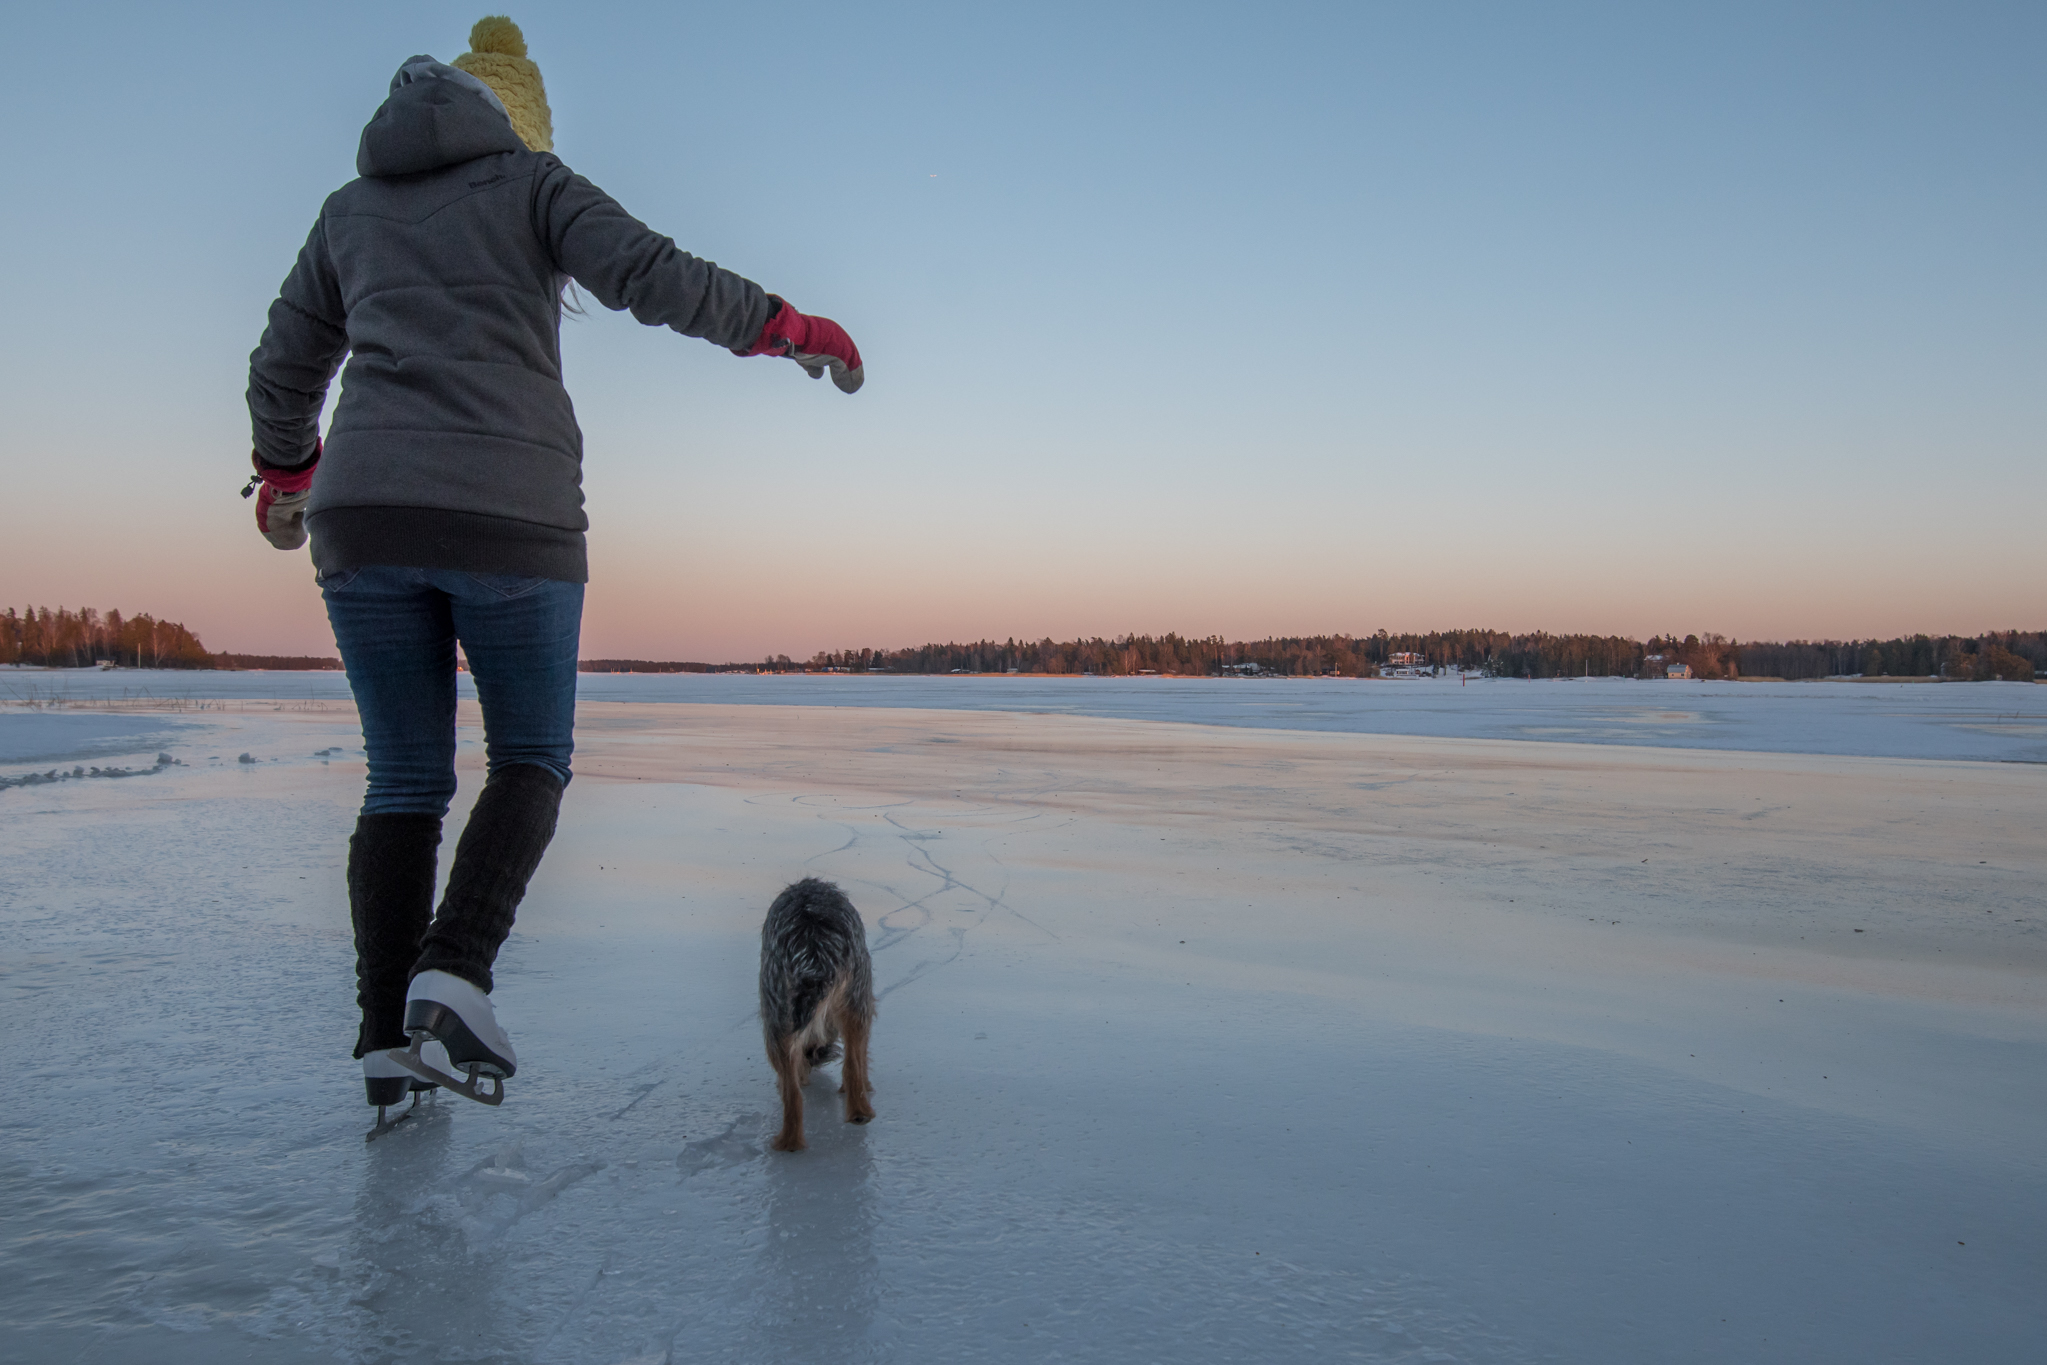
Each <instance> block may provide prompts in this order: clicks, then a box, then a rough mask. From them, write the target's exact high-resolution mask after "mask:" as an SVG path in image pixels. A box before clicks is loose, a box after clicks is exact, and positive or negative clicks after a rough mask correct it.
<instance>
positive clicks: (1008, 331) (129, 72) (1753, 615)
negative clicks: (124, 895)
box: [0, 3, 2047, 658]
mask: <svg viewBox="0 0 2047 1365" xmlns="http://www.w3.org/2000/svg"><path fill="white" fill-rule="evenodd" d="M485 12H487V11H486V10H485V9H483V8H482V7H480V6H479V5H475V4H465V5H462V6H452V5H447V4H439V3H403V4H396V3H394V4H358V5H351V6H348V7H346V9H345V10H342V9H338V8H337V7H334V6H318V7H314V6H298V5H278V4H267V5H254V4H248V5H237V4H209V5H206V6H202V7H191V8H190V9H189V10H188V9H183V8H181V7H174V6H165V5H142V4H133V5H111V4H93V3H72V4H67V5H62V6H56V5H49V6H38V7H34V8H30V7H26V6H22V7H16V9H15V11H14V12H13V13H11V14H10V17H9V28H10V42H9V50H10V56H11V57H12V60H11V61H10V63H9V68H10V69H9V74H8V76H7V79H6V81H5V82H4V83H0V111H4V114H5V117H6V126H7V127H8V128H9V129H10V130H11V137H10V139H9V143H10V145H9V147H8V150H7V151H6V153H5V154H4V155H5V168H6V172H7V176H6V180H7V185H8V189H7V192H6V194H5V195H4V197H0V247H4V249H5V250H6V252H7V254H8V256H9V257H10V258H11V259H12V260H14V261H15V262H16V268H15V271H14V278H13V281H12V283H11V286H10V288H9V290H8V291H7V293H8V304H7V309H6V316H7V318H8V320H9V323H10V325H9V326H7V327H6V328H5V329H4V333H0V385H4V391H0V396H4V405H0V410H4V419H0V422H4V425H0V454H4V457H5V461H6V470H7V474H6V485H5V486H6V488H7V490H8V492H7V496H6V498H5V500H4V505H5V506H6V508H7V511H6V532H7V533H6V535H5V537H4V538H0V595H4V597H5V599H6V600H7V601H8V602H9V603H11V604H13V605H16V606H17V607H18V606H20V605H23V604H26V603H28V602H38V603H48V604H50V605H56V604H57V603H59V602H63V603H66V604H70V605H78V604H81V603H83V604H88V605H93V606H98V607H101V608H105V607H108V606H119V607H121V608H123V609H124V610H129V611H135V610H150V611H154V612H157V613H159V614H163V615H167V616H170V617H172V618H173V619H182V620H184V621H185V622H186V623H187V624H188V625H191V626H192V627H193V628H194V629H196V630H198V631H199V632H200V634H201V635H202V636H203V638H204V639H205V640H206V641H207V642H208V643H209V645H211V646H213V647H214V648H230V649H244V650H293V651H297V650H307V651H317V652H322V653H326V652H331V649H332V642H331V637H330V636H329V635H328V633H327V630H326V625H325V621H324V618H323V616H322V615H321V612H320V609H319V604H318V595H317V591H316V590H315V589H314V588H313V586H312V583H311V569H310V566H309V565H308V564H307V563H306V561H305V559H304V557H303V555H299V556H290V557H287V556H285V555H281V554H278V553H276V552H274V551H272V550H270V549H269V548H268V547H267V546H266V545H265V544H263V542H262V541H261V540H260V539H258V538H257V536H256V535H255V533H254V531H253V529H250V528H249V527H248V526H247V525H246V524H245V523H246V522H247V519H248V507H247V504H245V503H243V502H241V501H240V500H239V499H238V498H236V497H235V496H234V492H235V490H236V488H237V487H238V485H239V483H240V481H241V479H242V477H243V476H244V474H245V472H246V461H247V450H248V433H247V417H246V412H245V410H244V408H243V404H242V390H243V387H244V384H245V379H246V359H247V355H248V351H249V349H250V347H251V346H253V345H254V343H255V339H256V336H257V334H258V332H259V331H260V329H261V326H262V320H263V312H264V309H265V307H266V306H267V304H268V302H269V300H270V298H271V297H272V295H273V294H274V292H275V290H276V287H277V284H278V282H279V280H281V279H282V278H283V275H284V273H285V271H286V270H287V269H288V268H289V266H290V263H291V260H292V257H293V254H294V252H295V251H296V250H297V247H298V245H299V243H300V241H301V240H302V239H303V237H304V234H305V231H306V228H307V226H308V225H309V224H310V222H311V220H312V218H313V216H314V214H315V213H316V211H317V210H318V207H319V203H320V200H321V199H322V197H323V196H324V195H325V194H327V193H328V192H329V191H330V190H332V189H333V188H335V187H336V186H337V185H339V184H340V183H341V182H342V181H344V180H345V179H347V178H348V177H349V176H350V175H351V174H352V173H353V156H354V151H355V145H356V138H357V135H358V131H359V129H360V127H361V125H362V123H363V122H364V121H365V120H366V119H367V118H368V117H369V115H370V113H371V112H372V111H373V110H374V109H375V107H376V105H377V103H378V102H379V100H380V98H381V96H382V92H383V90H384V87H385V83H386V82H387V81H388V79H389V76H390V73H391V71H392V69H393V68H394V67H395V66H396V65H397V63H398V62H399V61H400V60H401V59H402V58H404V57H406V56H408V55H410V54H412V53H414V52H420V51H424V52H431V53H433V54H434V55H436V56H439V57H441V58H443V59H444V60H445V59H447V58H451V57H453V56H455V55H456V54H457V53H459V52H460V51H462V50H463V49H464V47H465V46H466V42H465V40H466V38H467V34H468V29H469V24H470V23H471V21H473V20H474V19H475V18H477V17H478V16H479V15H480V14H482V13H485ZM510 13H511V14H512V17H513V18H515V19H516V20H518V21H519V23H520V24H521V25H522V26H523V27H524V29H525V31H526V35H527V39H528V42H529V44H530V46H531V55H532V56H533V58H534V59H535V61H537V62H538V63H539V65H540V68H541V70H542V72H543V74H544V76H545V78H546V81H547V85H548V90H549V94H550V96H551V99H552V103H553V107H554V115H555V127H556V139H557V144H556V150H557V151H558V152H559V153H560V154H561V156H562V157H563V159H564V160H566V161H567V162H568V163H569V164H570V165H571V166H573V167H575V168H576V169H577V170H579V171H581V172H582V173H584V174H585V175H587V176H589V177H590V178H591V179H592V180H594V181H596V182H597V183H598V184H599V185H601V186H603V187H604V188H606V189H607V190H609V191H610V192H611V193H613V194H614V195H616V196H617V197H618V198H619V199H620V200H621V201H622V202H623V203H624V204H625V205H626V206H627V207H628V208H629V209H631V210H632V211H633V212H635V213H636V214H638V215H639V216H640V217H642V218H643V219H645V220H646V221H648V222H650V223H652V224H653V225H655V226H656V227H658V228H660V229H661V230H663V231H665V232H668V233H670V234H672V235H673V236H674V237H675V238H676V239H677V241H678V242H679V243H680V244H681V245H682V246H683V247H684V248H685V249H688V250H691V251H694V252H696V253H698V254H700V255H705V256H708V257H711V258H712V259H714V260H717V261H718V262H719V263H721V264H723V265H726V266H728V267H730V268H732V269H735V270H738V271H740V272H741V273H744V274H747V275H749V276H751V277H752V278H755V279H757V280H759V281H761V282H762V283H763V284H765V285H767V286H768V287H769V288H771V289H774V290H776V291H777V292H779V293H782V294H784V295H786V296H788V297H789V298H790V299H791V300H792V301H794V302H796V303H797V304H798V305H799V306H800V307H803V308H805V309H806V310H808V311H813V312H822V313H826V314H829V315H831V316H833V317H836V318H838V319H839V320H840V321H841V322H843V323H845V324H846V326H847V327H848V328H849V329H850V330H851V332H852V333H853V335H854V336H855V337H856V338H857V339H858V340H859V342H860V344H861V346H862V349H863V350H864V351H865V352H866V355H867V358H868V362H869V372H870V378H869V382H868V386H867V388H866V389H865V390H864V391H863V392H862V393H860V394H859V395H858V396H856V397H854V398H850V399H848V398H845V397H843V396H842V395H840V394H838V393H837V392H836V391H834V390H833V389H832V388H831V387H830V385H829V384H814V383H811V382H810V381H808V380H806V379H804V378H803V377H802V375H801V374H800V373H799V372H798V371H797V370H796V369H795V368H794V367H793V366H790V365H788V364H786V363H779V362H773V361H769V360H753V361H747V362H741V361H738V360H735V359H733V358H732V357H730V356H728V355H726V354H724V353H722V352H720V351H718V350H716V349H715V348H712V347H710V346H708V345H705V344H704V343H702V342H696V341H690V340H687V339H684V338H680V337H677V336H675V335H673V334H672V333H668V332H665V331H653V330H648V329H643V328H641V327H639V326H637V325H636V324H634V323H633V322H632V321H631V320H630V319H629V318H627V317H625V316H623V315H611V314H607V313H603V312H602V310H601V309H600V310H598V312H597V314H595V315H593V316H592V317H590V318H589V319H588V320H587V321H583V322H572V323H571V324H570V325H569V326H568V328H567V341H566V352H567V364H568V374H569V384H570V388H571V391H572V393H573V394H574V395H575V398H576V402H577V408H578V412H579V414H580V416H581V418H582V421H583V425H584V429H585V432H586V435H587V445H588V455H587V461H586V489H587V492H588V495H589V500H590V507H589V510H590V515H591V519H592V523H593V529H592V535H591V548H592V555H591V560H592V573H593V577H592V582H591V589H590V606H589V618H588V622H587V625H586V631H585V651H584V652H585V654H586V655H598V654H610V655H616V654H630V655H637V656H641V657H664V658H672V657H689V658H728V657H750V656H754V655H758V654H761V653H764V652H768V651H786V652H788V653H791V654H794V655H798V656H799V657H800V656H802V655H805V654H808V653H809V652H810V651H811V650H814V649H817V648H823V647H842V646H859V645H864V644H874V645H893V644H907V643H914V642H918V641H922V640H925V639H930V638H947V637H966V636H980V635H995V636H997V637H1002V636H1007V635H1012V634H1014V635H1019V636H1023V635H1029V636H1039V635H1047V634H1049V635H1054V636H1061V637H1064V636H1071V635H1075V634H1096V633H1102V634H1109V633H1117V632H1122V631H1127V630H1135V631H1152V632H1157V631H1164V630H1179V631H1182V632H1186V633H1192V634H1207V633H1211V632H1221V633H1224V634H1227V635H1232V636H1239V635H1245V634H1263V633H1266V632H1268V631H1276V632H1299V631H1336V630H1345V631H1360V632H1361V631H1369V630H1372V629H1375V628H1378V627H1381V626H1384V627H1387V628H1389V629H1407V628H1416V629H1428V628H1434V627H1445V626H1466V625H1486V626H1493V627H1497V628H1502V629H1514V630H1522V629H1532V628H1544V629H1550V630H1597V631H1614V632H1628V633H1638V634H1646V633H1648V632H1651V631H1678V632H1684V631H1705V630H1719V631H1723V632H1726V633H1730V634H1735V635H1738V636H1743V637H1755V636H1781V635H1864V634H1874V633H1884V634H1888V633H1893V632H1898V631H1910V630H1929V631H1946V630H1970V631H1973V630H1979V629H1985V628H1994V627H2004V626H2012V625H2016V626H2021V627H2027V628H2039V627H2040V626H2041V625H2042V624H2043V622H2047V592H2043V588H2047V554H2043V551H2042V549H2041V534H2040V531H2039V525H2040V515H2041V510H2042V507H2043V494H2047V461H2043V458H2042V456H2043V454H2047V450H2043V445H2047V436H2043V433H2047V420H2043V419H2047V374H2043V369H2047V366H2043V361H2047V287H2043V286H2047V252H2043V250H2042V246H2041V243H2042V240H2043V224H2047V212H2043V210H2047V184H2043V181H2047V161H2043V157H2042V145H2043V133H2047V86H2043V82H2047V7H2042V6H2040V5H2037V4H2009V5H1969V4H1922V5H1885V4H1874V3H1858V4H1840V5H1819V4H1813V5H1787V4H1781V3H1777V4H1749V5H1742V4H1711V5H1706V4H1699V5H1690V6H1682V5H1653V6H1645V5H1640V4H1605V5H1523V4H1504V3H1503V4H1462V5H1457V4H1441V5H1421V4H1401V5H1365V4H1344V5H1270V6H1248V5H1244V6H1227V7H1225V6H1210V5H1190V4H1174V5H1165V4H1157V5H1135V4H1131V5H1102V4H1091V5H1059V4H1045V5H1034V6H1007V7H1000V8H998V7H993V6H958V5H951V6H935V5H933V6H922V5H880V6H834V7H815V6H767V5H747V6H743V7H742V6H731V7H713V6H706V5H691V4H680V5H678V4H658V5H656V4H635V5H626V4H595V3H579V4H575V5H559V4H529V3H521V4H518V5H515V6H513V7H512V8H511V9H510Z"/></svg>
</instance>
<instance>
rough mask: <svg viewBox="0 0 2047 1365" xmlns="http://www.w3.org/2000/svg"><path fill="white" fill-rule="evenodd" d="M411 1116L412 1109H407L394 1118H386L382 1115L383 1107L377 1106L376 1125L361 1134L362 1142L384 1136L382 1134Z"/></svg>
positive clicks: (373, 1140) (372, 1140)
mask: <svg viewBox="0 0 2047 1365" xmlns="http://www.w3.org/2000/svg"><path fill="white" fill-rule="evenodd" d="M411 1117H412V1111H411V1110H410V1109H408V1110H406V1111H405V1112H404V1113H402V1114H400V1115H399V1116H398V1117H397V1118H395V1119H386V1118H385V1117H384V1110H383V1108H382V1107H381V1106H379V1107H378V1109H377V1126H376V1127H374V1128H372V1129H370V1131H369V1132H367V1133H364V1134H363V1135H362V1140H363V1141H364V1142H375V1141H376V1140H377V1139H378V1138H380V1137H382V1136H384V1134H386V1133H388V1132H390V1131H391V1130H392V1129H393V1128H396V1127H397V1126H398V1125H399V1124H401V1123H403V1122H405V1120H407V1119H409V1118H411Z"/></svg>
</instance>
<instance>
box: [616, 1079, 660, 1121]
mask: <svg viewBox="0 0 2047 1365" xmlns="http://www.w3.org/2000/svg"><path fill="white" fill-rule="evenodd" d="M667 1079H668V1078H667V1077H666V1076H663V1077H662V1078H661V1081H665V1080H667ZM661 1081H648V1082H647V1083H646V1084H645V1085H643V1086H641V1087H640V1088H639V1089H638V1090H637V1091H635V1092H634V1093H633V1097H632V1098H631V1099H630V1100H628V1101H626V1106H625V1108H623V1109H621V1110H619V1111H618V1112H617V1113H615V1114H613V1115H612V1116H611V1121H612V1122H613V1123H616V1122H618V1121H619V1120H620V1119H622V1118H624V1117H625V1116H626V1115H627V1114H630V1113H632V1111H633V1106H634V1105H636V1104H638V1103H639V1102H640V1101H641V1100H643V1099H645V1098H647V1096H649V1095H651V1094H653V1093H654V1092H655V1091H656V1090H659V1089H660V1088H661Z"/></svg>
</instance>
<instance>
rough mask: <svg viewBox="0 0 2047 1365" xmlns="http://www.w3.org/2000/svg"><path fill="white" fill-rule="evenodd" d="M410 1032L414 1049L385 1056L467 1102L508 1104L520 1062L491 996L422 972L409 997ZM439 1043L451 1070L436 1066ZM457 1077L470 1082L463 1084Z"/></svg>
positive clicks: (450, 978) (460, 982)
mask: <svg viewBox="0 0 2047 1365" xmlns="http://www.w3.org/2000/svg"><path fill="white" fill-rule="evenodd" d="M405 1032H406V1035H407V1036H408V1037H410V1038H411V1039H412V1046H411V1047H410V1048H395V1047H394V1048H392V1049H390V1050H389V1051H388V1052H386V1053H384V1054H383V1055H384V1056H386V1057H388V1058H390V1059H391V1061H392V1062H394V1063H396V1064H397V1065H398V1066H401V1067H403V1068H404V1069H405V1070H407V1071H409V1072H411V1073H412V1074H413V1075H415V1076H417V1077H419V1078H420V1079H421V1080H425V1081H431V1082H433V1083H434V1084H436V1085H445V1086H446V1087H448V1089H450V1090H452V1091H454V1092H455V1093H456V1094H458V1095H460V1096H462V1097H463V1098H464V1099H470V1100H475V1101H476V1102H477V1103H478V1104H503V1103H504V1100H505V1079H506V1078H507V1077H509V1076H511V1075H512V1074H513V1073H514V1072H516V1071H517V1070H518V1069H519V1059H518V1057H517V1056H516V1055H515V1054H514V1053H513V1051H512V1040H511V1039H510V1038H508V1037H506V1036H505V1031H504V1030H503V1029H501V1028H499V1027H498V1020H497V1015H496V1014H494V1013H493V1012H492V1011H491V1007H490V997H489V996H488V995H485V994H484V993H483V992H482V991H480V990H478V989H477V988H476V987H475V986H473V985H471V984H470V983H469V982H467V981H464V980H463V979H462V978H461V977H459V976H453V975H450V974H449V973H447V972H441V971H425V972H421V973H420V974H419V975H418V976H415V977H413V978H412V985H411V987H410V988H408V989H407V990H406V992H405ZM435 1043H439V1044H440V1045H441V1046H442V1047H444V1048H446V1049H447V1051H446V1053H445V1059H446V1061H447V1066H445V1067H439V1066H435V1065H434V1064H433V1060H432V1059H431V1056H430V1054H429V1053H428V1052H427V1051H426V1050H427V1049H428V1048H429V1047H432V1046H433V1045H434V1044H435ZM456 1071H460V1072H462V1073H463V1075H464V1076H465V1077H466V1078H467V1079H464V1080H457V1079H456V1078H455V1076H454V1075H453V1073H454V1072H456Z"/></svg>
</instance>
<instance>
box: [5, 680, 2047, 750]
mask: <svg viewBox="0 0 2047 1365" xmlns="http://www.w3.org/2000/svg"><path fill="white" fill-rule="evenodd" d="M460 686H461V689H462V695H463V696H465V697H473V696H474V695H475V691H474V688H473V686H472V684H471V681H470V679H469V677H468V675H467V674H464V675H462V677H461V679H460ZM579 696H580V697H581V699H582V700H584V701H592V702H678V703H694V704H699V705H758V706H857V707H891V708H910V709H920V710H923V709H933V710H952V711H1017V712H1022V713H1025V714H1030V715H1074V716H1099V717H1103V718H1105V719H1119V720H1153V721H1180V722H1187V723H1192V724H1198V725H1230V726H1241V727H1252V728H1260V729H1278V730H1317V731H1329V732H1336V733H1347V734H1374V735H1432V736H1436V737H1439V738H1445V739H1453V738H1454V739H1514V740H1533V741H1547V742H1563V743H1573V744H1624V745H1649V746H1655V747H1662V748H1679V749H1739V750H1744V751H1748V752H1752V753H1797V754H1859V755H1863V756H1868V757H1884V758H1959V759H1982V760H1990V761H2001V760H2008V761H2014V762H2026V763H2047V688H2041V687H2039V686H2038V685H2037V684H2031V683H2003V682H1998V683H1943V684H1931V683H1857V682H1813V683H1725V682H1676V683H1673V682H1636V681H1632V680H1627V679H1614V678H1595V679H1590V680H1576V679H1558V680H1547V681H1541V682H1525V681H1517V680H1512V679H1494V680H1479V679H1474V680H1472V681H1471V682H1469V683H1463V682H1460V681H1459V680H1457V679H1454V678H1452V679H1445V680H1440V681H1420V680H1416V681H1397V682H1396V681H1359V680H1357V679H1341V678H1290V679H1220V678H1085V677H1081V678H1045V677H1031V678H1025V677H1016V678H995V677H972V678H952V677H901V678H893V677H875V676H851V675H823V674H817V675H806V674H793V675H784V676H775V675H760V676H756V675H750V674H743V673H721V674H690V673H666V674H630V673H623V674H622V673H585V674H583V675H581V678H580V687H579ZM27 698H68V699H72V700H77V701H82V702H91V701H102V702H105V701H120V700H123V699H132V700H136V701H138V702H141V701H156V702H164V703H173V702H175V703H183V704H187V705H193V706H197V705H202V704H205V703H207V702H212V701H222V700H227V701H238V702H250V701H270V700H283V701H307V700H329V701H348V700H349V699H350V695H349V691H348V680H347V679H346V678H345V677H343V676H342V675H341V674H340V673H336V672H327V673H225V672H198V673H193V672H152V671H147V670H132V669H122V670H116V671H113V672H108V673H100V672H97V671H93V670H84V669H65V670H41V669H0V703H4V702H6V701H9V700H22V699H27ZM8 709H9V708H5V707H0V717H4V716H5V715H6V714H7V712H8ZM6 744H7V741H6V739H5V738H4V736H0V763H6V762H12V761H15V760H14V759H13V758H11V757H10V755H9V751H8V749H7V747H6Z"/></svg>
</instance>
